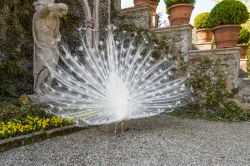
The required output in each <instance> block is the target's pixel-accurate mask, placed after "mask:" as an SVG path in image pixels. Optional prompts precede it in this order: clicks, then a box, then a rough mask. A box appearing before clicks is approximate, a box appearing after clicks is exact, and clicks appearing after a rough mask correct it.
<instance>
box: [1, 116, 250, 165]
mask: <svg viewBox="0 0 250 166" xmlns="http://www.w3.org/2000/svg"><path fill="white" fill-rule="evenodd" d="M125 128H126V131H125V132H124V133H123V134H122V135H118V136H115V135H114V126H113V125H108V126H101V127H94V128H90V129H87V130H84V131H81V132H78V133H74V134H71V135H67V136H62V137H57V138H54V139H51V140H45V141H42V142H39V143H35V144H32V145H28V146H24V147H20V148H17V149H13V150H10V151H7V152H4V153H0V165H1V166H19V165H31V166H34V165H39V166H40V165H41V166H43V165H48V166H54V165H58V166H59V165H60V166H64V165H65V166H71V165H79V166H84V165H114V166H116V165H135V166H144V165H171V166H172V165H178V166H179V165H225V166H231V165H232V166H233V165H235V166H241V165H247V166H250V123H249V122H246V123H221V122H208V121H202V120H188V119H177V118H174V117H169V116H158V117H152V118H147V119H140V120H133V121H130V122H129V123H126V124H125Z"/></svg>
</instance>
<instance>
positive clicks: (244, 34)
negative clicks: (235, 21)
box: [237, 26, 250, 59]
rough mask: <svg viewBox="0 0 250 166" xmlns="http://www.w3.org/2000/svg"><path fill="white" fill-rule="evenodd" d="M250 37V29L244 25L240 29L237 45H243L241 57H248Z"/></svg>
mask: <svg viewBox="0 0 250 166" xmlns="http://www.w3.org/2000/svg"><path fill="white" fill-rule="evenodd" d="M249 39H250V31H249V29H248V28H247V27H245V26H242V27H241V30H240V35H239V38H238V44H237V46H239V47H241V51H240V59H245V58H246V53H247V48H248V42H249Z"/></svg>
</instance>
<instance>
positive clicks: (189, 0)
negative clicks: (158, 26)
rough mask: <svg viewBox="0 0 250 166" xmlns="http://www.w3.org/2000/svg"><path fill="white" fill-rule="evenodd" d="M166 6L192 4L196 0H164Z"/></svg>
mask: <svg viewBox="0 0 250 166" xmlns="http://www.w3.org/2000/svg"><path fill="white" fill-rule="evenodd" d="M165 2H166V4H167V7H171V6H173V5H177V4H181V3H186V4H194V3H195V2H196V0H165Z"/></svg>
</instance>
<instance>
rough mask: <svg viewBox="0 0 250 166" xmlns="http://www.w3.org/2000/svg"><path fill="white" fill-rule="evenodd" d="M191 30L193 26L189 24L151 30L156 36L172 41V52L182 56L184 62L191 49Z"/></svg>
mask: <svg viewBox="0 0 250 166" xmlns="http://www.w3.org/2000/svg"><path fill="white" fill-rule="evenodd" d="M192 30H193V26H192V25H190V24H186V25H178V26H171V27H166V28H154V29H151V31H152V32H154V33H155V34H156V35H157V36H159V37H162V38H165V39H169V40H170V41H173V42H174V43H173V44H174V48H172V50H175V52H177V53H178V54H179V55H182V56H183V57H184V60H185V61H187V58H185V57H186V55H187V53H188V51H189V50H191V49H192ZM171 52H172V51H171Z"/></svg>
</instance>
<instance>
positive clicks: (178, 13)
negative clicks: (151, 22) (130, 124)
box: [168, 4, 194, 26]
mask: <svg viewBox="0 0 250 166" xmlns="http://www.w3.org/2000/svg"><path fill="white" fill-rule="evenodd" d="M193 9H194V5H192V4H178V5H173V6H171V7H169V8H168V13H169V17H168V19H169V23H170V26H175V25H183V24H189V21H190V17H191V14H192V11H193Z"/></svg>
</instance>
